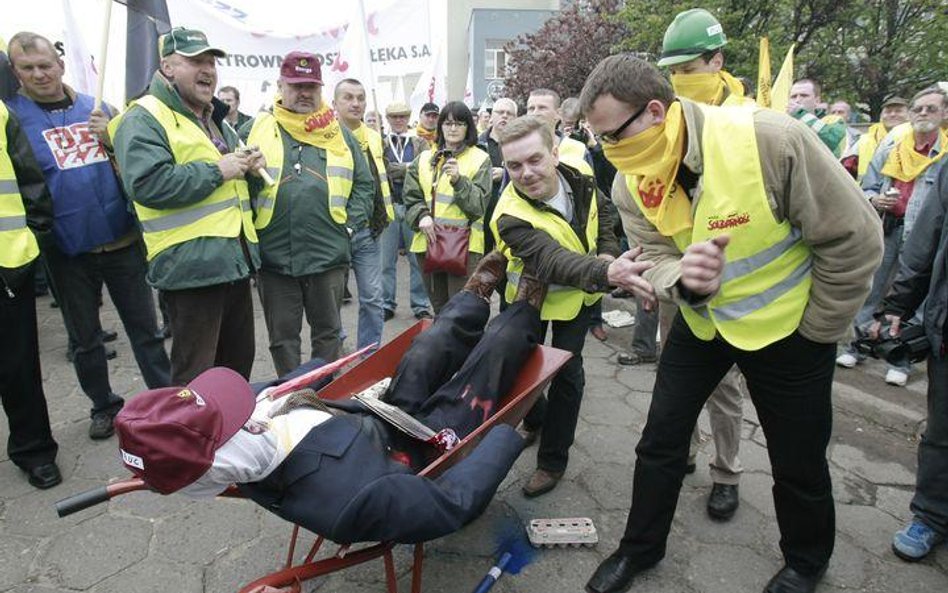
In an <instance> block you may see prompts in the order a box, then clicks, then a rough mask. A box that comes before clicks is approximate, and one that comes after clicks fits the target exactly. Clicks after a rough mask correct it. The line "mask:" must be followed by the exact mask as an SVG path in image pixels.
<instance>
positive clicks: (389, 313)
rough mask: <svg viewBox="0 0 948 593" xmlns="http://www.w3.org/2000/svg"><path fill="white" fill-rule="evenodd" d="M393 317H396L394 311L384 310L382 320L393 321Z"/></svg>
mask: <svg viewBox="0 0 948 593" xmlns="http://www.w3.org/2000/svg"><path fill="white" fill-rule="evenodd" d="M393 317H395V311H392V310H391V309H382V319H383V320H385V321H389V320H391V319H392V318H393Z"/></svg>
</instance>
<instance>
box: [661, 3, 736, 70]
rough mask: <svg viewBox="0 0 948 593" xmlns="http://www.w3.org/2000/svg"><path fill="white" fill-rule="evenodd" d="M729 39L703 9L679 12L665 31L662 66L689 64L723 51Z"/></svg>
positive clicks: (719, 24) (712, 17)
mask: <svg viewBox="0 0 948 593" xmlns="http://www.w3.org/2000/svg"><path fill="white" fill-rule="evenodd" d="M725 44H727V37H725V36H724V30H723V29H722V28H721V23H719V22H718V19H716V18H714V16H713V15H712V14H711V13H710V12H708V11H707V10H705V9H703V8H692V9H691V10H686V11H684V12H679V13H678V14H677V15H676V16H675V20H674V21H672V24H671V25H669V26H668V29H666V30H665V38H664V39H663V40H662V57H661V59H659V60H658V65H659V66H674V65H675V64H683V63H684V62H690V61H691V60H693V59H695V58H697V57H698V56H700V55H701V54H703V53H705V52H708V51H711V50H713V49H718V48H719V47H724V45H725Z"/></svg>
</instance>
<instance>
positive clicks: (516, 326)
mask: <svg viewBox="0 0 948 593" xmlns="http://www.w3.org/2000/svg"><path fill="white" fill-rule="evenodd" d="M489 316H490V306H489V305H488V304H487V303H486V302H484V301H483V300H481V299H480V298H478V297H476V296H474V295H473V294H471V293H469V292H466V291H461V292H459V293H457V294H455V295H454V296H453V297H452V298H451V300H450V301H448V303H447V305H445V307H444V308H443V309H442V310H441V312H440V313H439V314H438V316H437V317H436V318H435V321H434V324H433V325H432V326H431V327H430V328H428V330H427V331H425V332H423V333H422V334H420V335H419V336H418V337H417V338H415V340H414V342H412V345H411V347H410V348H409V349H408V351H407V352H406V353H405V354H404V356H402V359H401V362H400V363H399V365H398V369H397V371H396V373H395V379H394V380H393V381H392V386H391V389H390V390H389V393H388V396H387V398H386V399H387V401H388V402H389V403H391V404H393V405H396V406H398V407H399V408H401V409H403V410H404V411H406V412H408V413H409V414H411V415H412V416H415V417H416V418H418V420H420V421H421V422H423V423H424V424H425V425H427V426H428V427H429V428H431V429H432V430H435V431H437V430H440V429H442V428H446V427H450V428H453V429H454V431H455V432H456V433H457V435H458V437H460V438H464V437H465V436H467V435H468V434H470V433H471V432H472V431H473V430H474V429H475V428H477V427H478V426H480V425H481V423H483V422H484V420H486V419H487V418H489V417H490V416H492V415H493V414H494V413H495V412H496V411H497V410H498V405H497V402H498V400H499V399H500V398H501V397H503V396H504V395H506V394H507V392H508V391H510V387H511V385H513V382H514V379H515V378H516V377H517V373H519V372H520V368H521V367H522V366H523V363H524V361H526V359H527V356H529V355H530V353H531V352H532V351H533V349H534V348H535V347H536V345H537V343H538V342H539V336H540V315H539V312H538V311H537V310H536V309H534V308H533V307H531V306H530V305H528V304H527V303H526V302H517V303H514V304H513V305H511V306H510V307H508V308H507V310H506V311H504V312H503V313H501V314H500V315H498V316H497V317H496V318H494V320H493V321H491V323H490V325H489V326H488V327H487V330H486V331H485V330H484V324H485V323H486V322H487V318H488V317H489Z"/></svg>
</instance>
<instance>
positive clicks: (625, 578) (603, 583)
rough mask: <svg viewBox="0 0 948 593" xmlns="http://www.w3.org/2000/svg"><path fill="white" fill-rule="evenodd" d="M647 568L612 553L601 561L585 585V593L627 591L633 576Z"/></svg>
mask: <svg viewBox="0 0 948 593" xmlns="http://www.w3.org/2000/svg"><path fill="white" fill-rule="evenodd" d="M647 568H650V567H649V566H641V565H639V564H636V563H635V562H634V561H633V560H632V558H630V557H628V556H625V555H622V554H620V553H619V552H614V553H613V554H612V555H611V556H609V557H608V558H606V559H605V560H603V561H602V564H600V565H599V568H597V569H596V572H594V573H593V575H592V578H590V579H589V582H588V583H586V592H587V593H621V592H622V591H628V590H629V587H630V586H631V585H632V579H633V578H634V577H635V575H637V574H639V573H640V572H642V571H643V570H646V569H647Z"/></svg>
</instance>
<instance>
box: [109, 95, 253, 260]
mask: <svg viewBox="0 0 948 593" xmlns="http://www.w3.org/2000/svg"><path fill="white" fill-rule="evenodd" d="M133 105H139V106H141V107H142V108H144V109H145V110H146V111H148V113H150V114H151V116H152V117H154V118H155V120H156V121H157V122H158V123H159V124H161V127H162V128H164V130H165V135H167V137H168V141H169V142H170V143H171V154H173V155H174V159H175V162H176V163H177V164H179V165H184V164H186V163H193V162H205V163H217V161H219V160H220V158H221V153H220V151H219V150H217V147H216V146H214V143H213V142H211V139H210V138H208V136H207V134H206V133H205V132H204V130H202V129H201V128H200V127H198V125H197V124H195V123H194V122H192V121H191V120H190V119H189V118H187V117H184V116H182V115H178V114H175V112H174V111H173V110H172V109H171V108H170V107H168V106H167V105H165V104H164V103H162V102H161V101H160V100H159V99H157V98H156V97H155V96H153V95H145V96H144V97H142V98H140V99H138V100H136V101H134V102H133ZM119 125H120V126H121V124H119ZM133 200H134V196H133ZM134 204H135V212H136V213H137V214H138V220H139V222H140V223H141V225H142V237H143V238H144V239H145V247H146V249H147V251H148V261H151V260H152V259H154V257H155V256H156V255H158V254H159V253H161V252H162V251H164V250H165V249H167V248H169V247H172V246H174V245H178V244H179V243H184V242H186V241H191V240H192V239H197V238H198V237H225V238H236V237H238V236H240V233H241V231H243V234H244V236H245V237H246V238H247V240H248V241H250V242H251V243H256V242H257V232H256V230H255V229H254V226H253V211H252V209H251V207H250V195H249V193H248V192H247V182H246V181H244V180H243V179H232V180H230V181H225V182H224V183H222V184H221V185H220V187H218V188H217V189H215V190H214V191H213V192H211V194H210V195H209V196H207V197H206V198H204V199H203V200H201V201H200V202H197V203H195V204H191V205H189V206H183V207H181V208H164V209H158V208H149V207H148V206H144V205H142V204H140V203H138V202H137V201H135V202H134Z"/></svg>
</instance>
